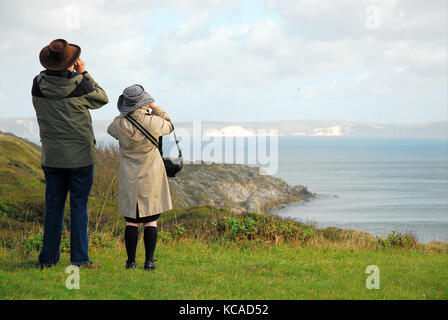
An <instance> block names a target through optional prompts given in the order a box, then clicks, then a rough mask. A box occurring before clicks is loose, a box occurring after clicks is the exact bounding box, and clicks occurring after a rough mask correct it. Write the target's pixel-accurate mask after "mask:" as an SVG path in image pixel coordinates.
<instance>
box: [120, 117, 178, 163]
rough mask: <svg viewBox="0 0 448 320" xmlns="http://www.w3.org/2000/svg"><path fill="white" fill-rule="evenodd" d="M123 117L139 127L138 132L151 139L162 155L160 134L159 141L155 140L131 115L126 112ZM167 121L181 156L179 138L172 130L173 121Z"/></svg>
mask: <svg viewBox="0 0 448 320" xmlns="http://www.w3.org/2000/svg"><path fill="white" fill-rule="evenodd" d="M125 118H126V119H128V120H129V121H130V122H131V123H132V124H133V125H134V126H135V127H136V128H137V129H139V130H140V132H141V133H142V134H143V135H144V136H145V137H146V138H148V139H149V141H151V142H152V143H153V144H154V145H155V146H156V147H157V149H159V151H160V154H161V155H163V151H162V137H161V136H160V137H159V142H157V139H156V138H155V137H154V136H153V135H152V134H151V133H150V132H149V131H148V130H146V129H145V127H143V126H142V125H141V123H140V122H138V121H137V120H135V119H134V118H132V117H131V115H129V114H128V115H126V117H125ZM169 122H170V123H171V125H172V126H173V134H174V141H176V146H177V150H178V151H179V157H182V151H181V149H180V146H179V140H178V139H177V136H176V131H174V125H173V123H172V122H171V121H169Z"/></svg>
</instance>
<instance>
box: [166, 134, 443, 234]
mask: <svg viewBox="0 0 448 320" xmlns="http://www.w3.org/2000/svg"><path fill="white" fill-rule="evenodd" d="M216 139H220V143H221V145H222V154H223V157H222V159H223V161H224V154H225V144H226V142H225V139H224V138H216ZM165 140H167V141H166V143H165ZM165 140H164V149H165V150H166V148H165V147H168V146H169V147H171V148H172V147H173V143H172V141H169V140H168V139H165ZM247 141H248V140H246V145H245V147H244V150H245V153H246V158H245V159H246V162H245V163H247V159H248V157H247V154H249V153H250V151H249V149H248V147H247ZM267 142H269V140H267ZM207 144H210V141H202V149H204V147H205V145H207ZM181 145H182V142H181ZM235 145H236V140H234V146H233V150H236V146H235ZM187 146H188V147H187ZM188 149H189V150H190V154H191V157H189V156H188V152H187V151H188ZM183 150H184V154H185V155H186V159H187V160H188V159H189V160H192V159H195V157H194V156H193V152H192V150H193V142H192V140H190V142H189V144H187V143H184V144H183ZM267 150H268V154H269V150H273V149H272V148H271V147H270V145H269V144H268V146H267ZM168 153H169V152H167V151H165V154H166V155H167V154H168ZM171 155H172V156H176V152H173V153H171ZM202 159H203V160H204V157H203V158H202ZM205 160H210V159H205ZM234 160H236V157H235V158H234ZM271 161H272V159H271ZM215 162H221V161H215ZM230 162H231V161H230ZM274 175H275V176H277V177H280V178H282V179H284V180H285V181H287V182H288V183H289V184H291V185H298V184H303V185H305V186H307V187H308V190H310V191H311V192H313V193H316V194H317V197H316V198H315V199H311V200H309V201H303V202H299V203H295V204H291V205H288V206H287V207H286V208H283V209H280V210H276V211H274V212H273V213H275V214H278V215H280V216H283V217H289V218H293V219H295V220H298V221H303V222H314V223H316V224H317V226H318V227H327V226H336V227H341V228H349V229H355V230H363V231H368V232H371V233H373V234H374V235H376V236H385V235H387V234H388V233H389V232H390V231H392V230H396V231H399V232H411V233H412V234H414V235H415V236H416V237H417V239H418V240H419V241H421V242H429V241H433V240H439V241H448V139H444V140H425V139H421V140H417V139H388V138H382V139H379V138H354V137H278V169H277V171H276V172H275V173H274Z"/></svg>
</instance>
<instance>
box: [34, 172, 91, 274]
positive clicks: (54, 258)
mask: <svg viewBox="0 0 448 320" xmlns="http://www.w3.org/2000/svg"><path fill="white" fill-rule="evenodd" d="M42 169H43V171H44V173H45V181H46V188H45V220H44V239H43V244H42V250H41V252H40V254H39V263H40V264H43V265H47V266H49V265H53V264H57V263H58V262H59V257H60V247H61V234H62V224H63V219H64V206H65V201H66V199H67V193H68V192H70V211H71V217H70V218H71V223H70V260H71V263H72V264H74V265H82V264H85V263H88V262H89V261H90V259H89V255H88V236H87V223H88V215H87V202H88V200H89V193H90V190H91V189H92V184H93V165H91V166H87V167H82V168H69V169H68V168H50V167H45V166H42Z"/></svg>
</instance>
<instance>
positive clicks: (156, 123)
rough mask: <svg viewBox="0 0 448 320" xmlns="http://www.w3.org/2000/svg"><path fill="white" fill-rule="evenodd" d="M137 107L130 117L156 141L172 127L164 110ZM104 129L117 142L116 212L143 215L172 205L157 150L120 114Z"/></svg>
mask: <svg viewBox="0 0 448 320" xmlns="http://www.w3.org/2000/svg"><path fill="white" fill-rule="evenodd" d="M148 108H149V106H148V107H145V108H139V109H137V110H135V111H134V112H133V113H132V117H133V118H134V119H136V120H137V121H138V122H140V123H141V124H142V125H143V127H144V128H145V129H146V130H148V131H149V132H150V133H151V134H152V135H153V136H154V137H155V138H156V139H157V141H158V138H159V137H160V136H164V135H167V134H169V133H171V131H173V125H172V124H171V119H170V118H169V116H168V114H167V113H166V112H165V110H163V109H162V108H161V107H158V106H157V107H155V108H154V109H153V110H152V113H151V114H148V113H147V112H148ZM107 132H108V133H109V134H110V135H111V136H112V137H114V138H115V139H117V140H118V141H119V143H120V173H119V178H118V211H119V212H120V215H122V216H124V217H129V218H136V206H137V203H138V209H139V216H140V217H147V216H151V215H154V214H157V213H161V212H164V211H168V210H170V209H172V203H171V195H170V188H169V185H168V177H167V176H166V171H165V166H164V164H163V159H162V157H161V155H160V152H159V150H158V149H157V148H156V147H155V146H154V145H153V144H152V143H151V141H149V140H148V139H147V138H146V137H145V136H144V135H143V134H142V133H141V132H140V131H139V130H138V129H137V128H135V127H134V126H133V125H132V124H131V123H130V122H129V121H128V120H127V119H126V118H125V117H124V116H123V115H120V116H118V117H116V118H115V119H114V121H113V122H112V123H111V124H110V125H109V128H108V129H107Z"/></svg>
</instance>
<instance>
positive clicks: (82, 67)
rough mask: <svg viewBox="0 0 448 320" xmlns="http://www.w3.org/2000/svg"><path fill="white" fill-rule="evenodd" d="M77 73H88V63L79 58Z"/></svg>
mask: <svg viewBox="0 0 448 320" xmlns="http://www.w3.org/2000/svg"><path fill="white" fill-rule="evenodd" d="M75 71H76V72H78V73H83V72H84V71H86V63H85V62H84V61H83V60H82V59H81V58H78V59H77V60H76V62H75Z"/></svg>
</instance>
